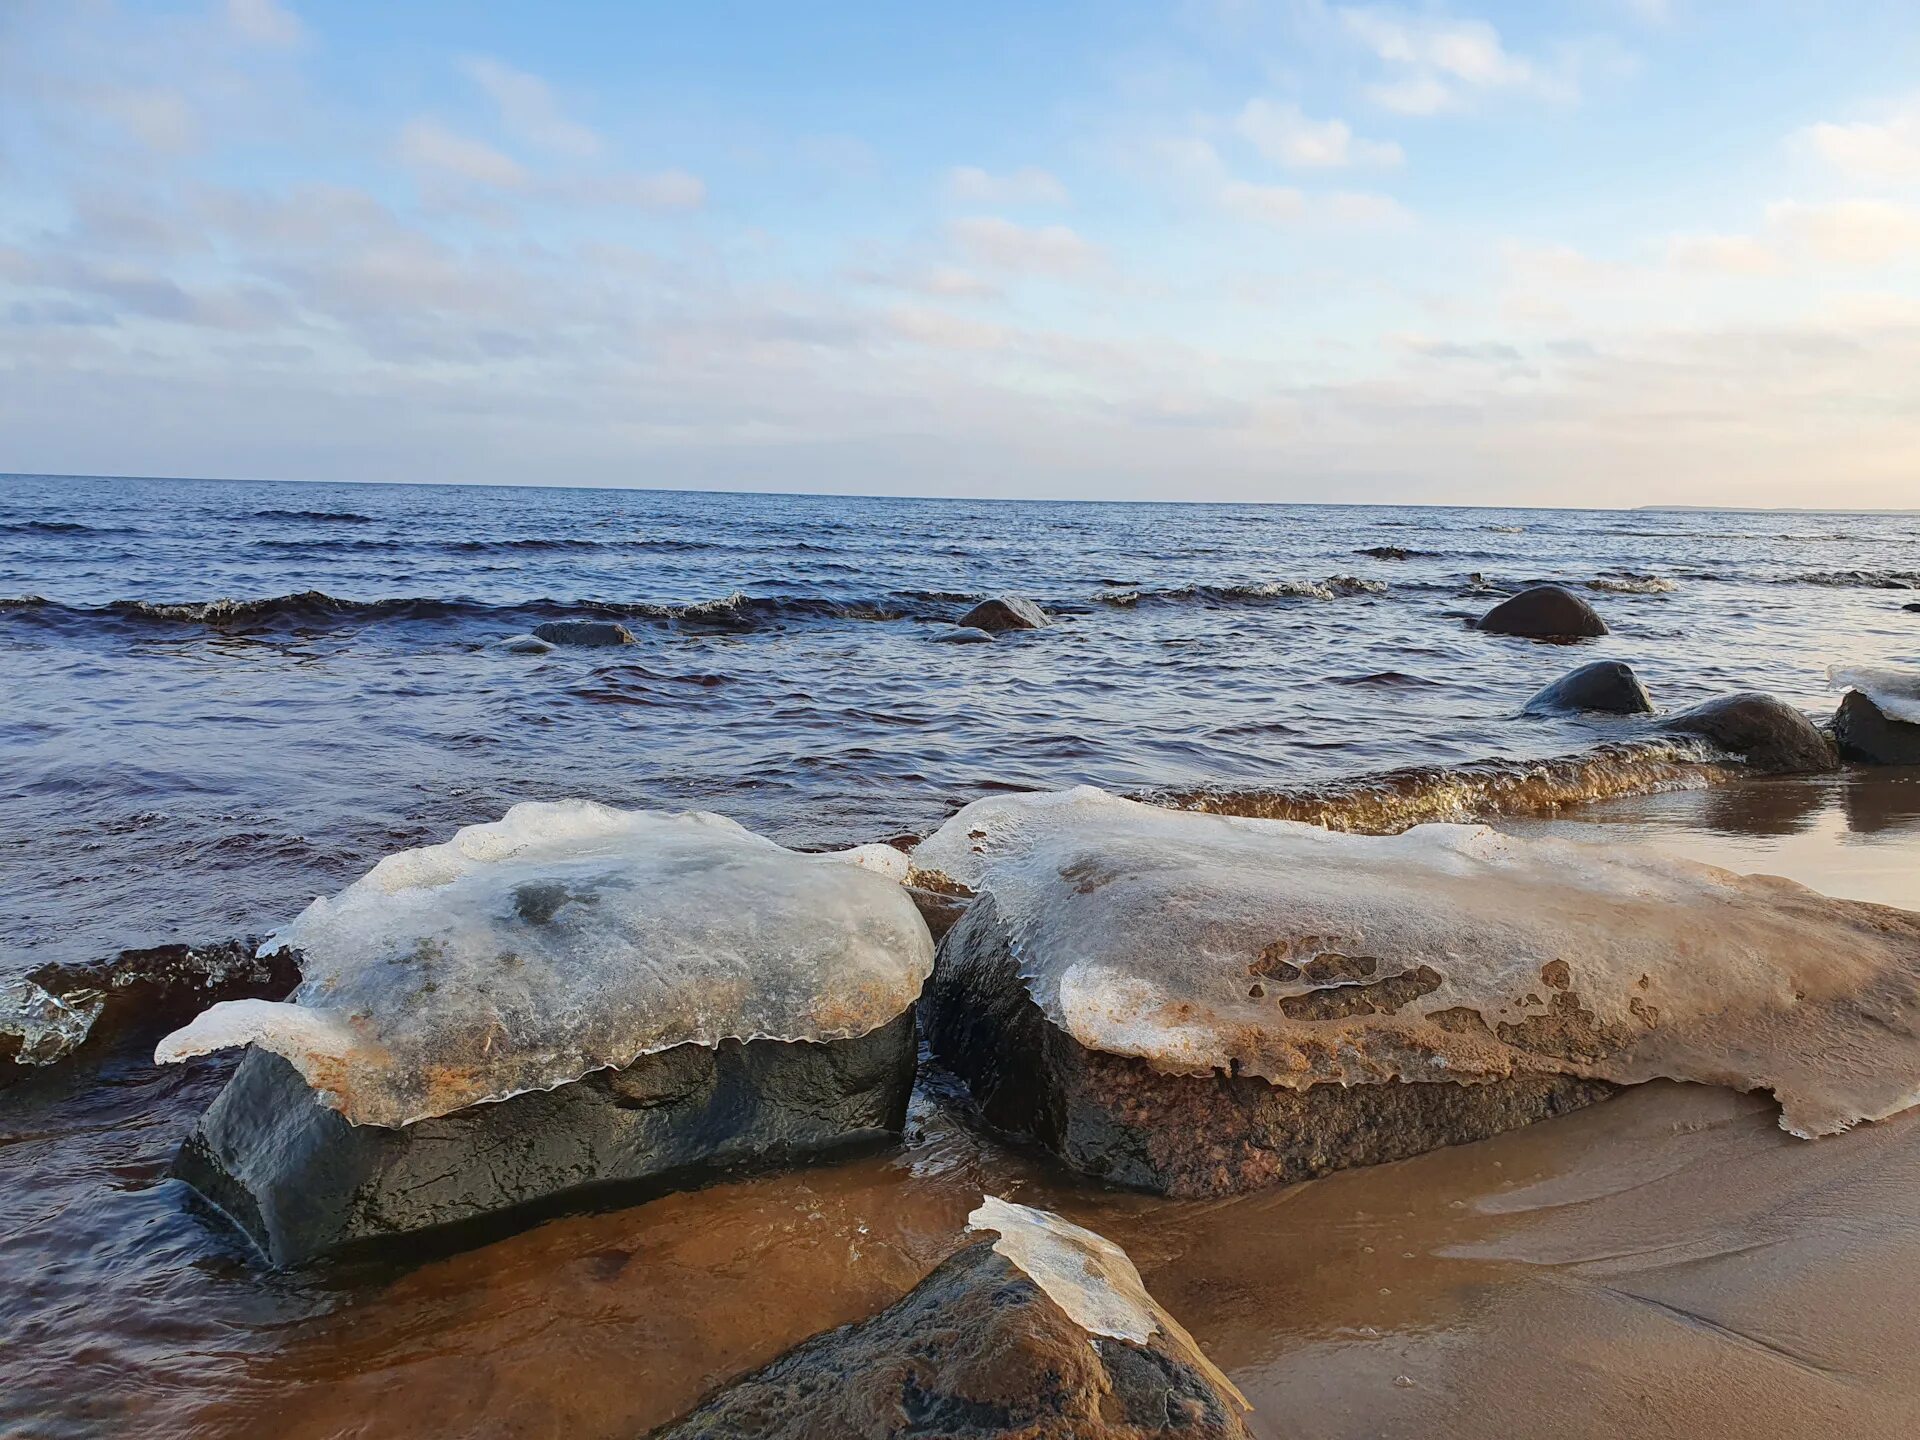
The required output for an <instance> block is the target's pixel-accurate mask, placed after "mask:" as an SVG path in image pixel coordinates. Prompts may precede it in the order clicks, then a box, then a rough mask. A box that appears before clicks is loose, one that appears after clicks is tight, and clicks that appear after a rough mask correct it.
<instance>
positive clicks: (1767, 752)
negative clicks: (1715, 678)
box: [1660, 690, 1840, 775]
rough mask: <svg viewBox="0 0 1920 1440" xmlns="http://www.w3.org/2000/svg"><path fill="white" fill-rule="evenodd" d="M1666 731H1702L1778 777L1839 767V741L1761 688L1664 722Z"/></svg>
mask: <svg viewBox="0 0 1920 1440" xmlns="http://www.w3.org/2000/svg"><path fill="white" fill-rule="evenodd" d="M1660 727H1661V728H1662V729H1663V730H1669V731H1672V732H1674V733H1676V734H1680V735H1698V736H1701V737H1702V738H1703V739H1706V740H1711V741H1712V742H1713V743H1714V744H1715V745H1718V746H1719V747H1720V748H1721V749H1722V750H1725V751H1728V752H1729V753H1731V754H1734V755H1738V756H1739V757H1740V758H1741V759H1743V760H1745V761H1746V762H1747V764H1749V765H1751V766H1753V767H1754V768H1755V769H1756V770H1764V771H1766V772H1767V773H1769V774H1773V775H1817V774H1821V773H1824V772H1825V771H1828V770H1833V769H1836V768H1837V767H1838V766H1839V763H1840V760H1839V754H1838V752H1837V751H1836V750H1835V749H1834V744H1833V741H1832V740H1830V739H1828V738H1827V737H1826V736H1825V735H1823V734H1821V732H1820V729H1819V727H1818V726H1816V725H1815V724H1814V723H1813V721H1811V720H1809V719H1808V718H1807V717H1806V716H1805V715H1803V714H1802V713H1801V712H1800V711H1798V710H1796V709H1794V708H1793V706H1791V705H1789V704H1787V703H1786V702H1785V701H1784V700H1776V699H1774V698H1773V696H1771V695H1763V694H1761V693H1760V692H1758V691H1756V690H1748V691H1743V692H1742V693H1740V694H1738V695H1726V696H1723V697H1721V698H1720V699H1718V700H1708V701H1705V702H1703V703H1702V704H1699V705H1695V706H1694V707H1693V708H1692V709H1691V710H1682V711H1681V712H1680V713H1679V714H1678V715H1670V716H1668V717H1667V718H1666V719H1665V720H1663V721H1661V722H1660Z"/></svg>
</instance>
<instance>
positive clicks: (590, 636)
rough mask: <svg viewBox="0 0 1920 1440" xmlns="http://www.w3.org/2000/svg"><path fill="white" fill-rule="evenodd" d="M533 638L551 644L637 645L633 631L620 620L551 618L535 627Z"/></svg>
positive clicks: (591, 645) (592, 645)
mask: <svg viewBox="0 0 1920 1440" xmlns="http://www.w3.org/2000/svg"><path fill="white" fill-rule="evenodd" d="M533 638H534V639H536V640H544V641H546V642H547V643H548V644H549V645H579V646H589V647H602V648H604V647H606V646H609V645H636V644H638V643H639V642H638V641H637V640H635V639H634V638H633V632H632V631H631V630H629V629H628V628H627V627H626V626H624V625H622V624H621V623H620V622H619V621H618V620H549V621H547V622H546V623H545V624H544V625H536V626H534V627H533Z"/></svg>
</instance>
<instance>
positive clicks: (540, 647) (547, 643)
mask: <svg viewBox="0 0 1920 1440" xmlns="http://www.w3.org/2000/svg"><path fill="white" fill-rule="evenodd" d="M497 648H499V649H501V650H504V651H506V653H507V654H509V655H551V654H552V653H553V652H554V650H555V649H557V648H558V647H557V646H555V645H554V643H553V642H552V641H551V640H542V639H541V638H540V637H539V636H538V635H509V636H508V637H507V638H506V639H504V640H501V641H499V642H497Z"/></svg>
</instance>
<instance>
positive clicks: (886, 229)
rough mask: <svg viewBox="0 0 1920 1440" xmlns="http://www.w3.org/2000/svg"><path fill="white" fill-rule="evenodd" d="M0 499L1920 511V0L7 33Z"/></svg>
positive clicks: (300, 24)
mask: <svg viewBox="0 0 1920 1440" xmlns="http://www.w3.org/2000/svg"><path fill="white" fill-rule="evenodd" d="M0 197H4V200H5V203H4V205H0V469H12V470H45V471H56V472H75V473H82V472H92V473H131V474H188V475H221V476H245V477H259V478H288V479H314V480H353V479H367V480H464V481H501V482H522V483H529V482H530V483H561V484H565V483H577V484H594V485H607V484H631V485H652V486H695V487H708V486H711V487H726V488H743V489H794V490H845V491H858V492H877V493H898V494H975V495H1030V496H1075V497H1082V496H1084V497H1093V498H1111V499H1124V498H1147V497H1152V498H1192V499H1255V500H1260V499H1272V500H1380V501H1444V502H1457V503H1476V502H1484V503H1540V504H1622V505H1626V504H1644V503H1694V504H1783V505H1819V504H1832V505H1842V504H1845V505H1868V506H1871V505H1890V506H1915V505H1920V7H1915V6H1913V5H1912V4H1911V3H1906V0H1902V3H1897V4H1896V3H1880V0H1855V3H1850V4H1848V5H1846V6H1831V5H1825V4H1815V3H1810V0H1792V3H1789V0H1748V3H1731V0H1728V3H1716V0H1565V3H1560V4H1544V3H1531V4H1520V3H1507V4H1479V5H1462V6H1457V7H1455V6H1439V5H1428V4H1416V5H1411V6H1390V5H1370V4H1354V5H1345V4H1336V3H1330V0H1167V3H1161V4H1140V3H1125V0H1123V3H1103V4H1098V5H1095V4H1082V3H1071V4H1054V5H1046V6H1033V5H1017V6H1016V5H1011V4H1000V3H983V4H971V5H967V6H955V7H933V6H909V5H901V4H897V3H896V4H887V5H882V4H865V5H829V6H821V7H811V8H809V7H796V6H792V5H787V4H710V5H667V4H632V3H628V4H616V3H550V4H546V5H541V6H527V5H518V4H515V5H506V4H495V5H483V4H477V3H471V0H468V3H459V4H454V3H439V4H429V3H410V4H407V5H403V6H397V5H391V4H374V3H354V0H331V3H326V4H321V3H318V0H194V3H176V4H133V3H118V4H115V3H106V0H11V3H5V4H0Z"/></svg>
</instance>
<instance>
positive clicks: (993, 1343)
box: [654, 1198, 1248, 1440]
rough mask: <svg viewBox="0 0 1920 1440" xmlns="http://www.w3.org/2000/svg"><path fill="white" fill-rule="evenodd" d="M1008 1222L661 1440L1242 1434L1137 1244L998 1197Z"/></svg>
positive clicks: (975, 1219)
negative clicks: (1144, 1270) (1155, 1293)
mask: <svg viewBox="0 0 1920 1440" xmlns="http://www.w3.org/2000/svg"><path fill="white" fill-rule="evenodd" d="M971 1219H972V1223H973V1225H974V1227H975V1228H980V1229H990V1230H998V1231H999V1232H1000V1238H999V1239H997V1240H994V1241H985V1240H982V1241H979V1242H977V1243H975V1244H972V1245H969V1246H967V1247H966V1248H965V1249H962V1250H960V1251H958V1252H957V1253H955V1254H954V1255H952V1256H949V1257H948V1258H947V1260H946V1261H944V1262H943V1263H942V1264H941V1265H940V1266H939V1267H938V1268H937V1269H935V1270H934V1272H933V1273H932V1274H931V1275H929V1276H928V1277H927V1278H926V1279H925V1280H922V1281H921V1282H920V1284H919V1285H917V1286H916V1287H914V1289H913V1290H911V1291H909V1292H908V1293H907V1295H906V1296H905V1297H903V1298H902V1299H900V1300H898V1301H896V1302H895V1303H894V1304H892V1305H891V1306H889V1307H888V1308H887V1309H885V1310H883V1311H881V1312H880V1313H879V1314H878V1315H875V1316H873V1317H872V1318H871V1319H867V1320H863V1321H860V1322H859V1323H857V1324H853V1325H843V1326H841V1327H840V1328H839V1329H837V1330H829V1331H827V1332H826V1333H825V1334H823V1335H816V1336H815V1337H814V1338H813V1339H811V1340H808V1341H805V1342H804V1343H802V1344H801V1345H798V1346H796V1347H795V1348H794V1349H792V1350H789V1351H788V1352H787V1353H786V1354H785V1355H782V1356H781V1357H780V1358H779V1359H777V1360H775V1361H774V1362H773V1363H772V1364H771V1365H768V1366H767V1367H766V1368H765V1369H762V1370H759V1371H756V1372H755V1373H753V1374H751V1375H748V1376H746V1377H745V1378H744V1379H741V1380H736V1381H735V1382H733V1383H732V1384H731V1385H729V1386H727V1387H726V1388H725V1389H723V1390H721V1391H720V1392H719V1393H718V1394H717V1395H715V1396H713V1397H712V1398H711V1399H709V1400H707V1401H706V1402H705V1403H704V1404H702V1405H701V1406H700V1407H699V1408H698V1409H696V1410H694V1411H693V1412H692V1413H691V1414H689V1415H687V1416H685V1417H683V1418H682V1419H681V1420H679V1421H678V1422H676V1423H675V1424H672V1425H669V1426H666V1427H665V1428H664V1429H661V1430H657V1431H655V1432H654V1435H655V1440H723V1437H724V1440H744V1437H748V1436H751V1437H753V1440H847V1437H853V1436H870V1437H881V1436H907V1435H918V1436H927V1437H936V1436H937V1437H941V1440H1013V1437H1020V1440H1050V1437H1059V1440H1147V1437H1149V1436H1152V1437H1160V1440H1240V1437H1244V1436H1246V1434H1247V1433H1248V1432H1247V1429H1246V1424H1245V1422H1244V1421H1243V1420H1242V1418H1241V1416H1242V1413H1243V1412H1244V1411H1245V1410H1246V1409H1247V1402H1246V1400H1245V1398H1244V1397H1243V1396H1242V1395H1241V1394H1240V1392H1239V1391H1238V1390H1237V1389H1235V1388H1234V1385H1233V1382H1232V1381H1230V1380H1228V1379H1227V1377H1226V1376H1225V1375H1223V1374H1221V1373H1220V1371H1219V1370H1218V1368H1216V1367H1215V1366H1214V1365H1213V1364H1212V1362H1210V1361H1209V1360H1208V1359H1207V1358H1206V1356H1205V1355H1203V1354H1202V1353H1201V1352H1200V1349H1199V1347H1198V1346H1197V1345H1195V1343H1194V1341H1193V1337H1192V1336H1190V1335H1189V1334H1188V1333H1187V1332H1186V1331H1185V1330H1183V1329H1182V1328H1181V1327H1180V1325H1179V1323H1178V1322H1176V1321H1175V1320H1173V1319H1172V1317H1171V1316H1169V1315H1167V1313H1166V1312H1165V1311H1164V1310H1162V1309H1161V1308H1160V1307H1159V1306H1158V1305H1157V1304H1155V1303H1154V1301H1153V1299H1152V1298H1151V1297H1150V1296H1149V1295H1148V1294H1147V1292H1146V1289H1145V1287H1144V1286H1143V1285H1142V1284H1141V1282H1140V1276H1139V1272H1138V1271H1136V1270H1135V1269H1134V1267H1133V1264H1132V1262H1131V1261H1129V1260H1128V1259H1127V1257H1126V1255H1125V1253H1124V1252H1123V1251H1121V1250H1120V1248H1119V1247H1118V1246H1116V1245H1114V1244H1112V1243H1111V1242H1110V1241H1107V1240H1105V1239H1102V1238H1101V1237H1100V1236H1098V1235H1095V1234H1094V1233H1093V1232H1091V1231H1088V1230H1083V1229H1081V1228H1080V1227H1078V1226H1076V1225H1070V1224H1068V1223H1067V1222H1066V1221H1064V1220H1061V1219H1060V1218H1059V1217H1058V1216H1054V1215H1050V1214H1047V1213H1046V1212H1044V1211H1038V1210H1029V1209H1027V1208H1026V1207H1025V1206H1020V1205H1011V1204H1007V1203H1005V1202H1003V1201H998V1200H994V1199H991V1198H989V1199H988V1200H987V1202H986V1203H985V1204H984V1205H982V1206H981V1207H980V1209H978V1210H976V1211H975V1212H974V1214H973V1216H972V1217H971Z"/></svg>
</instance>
